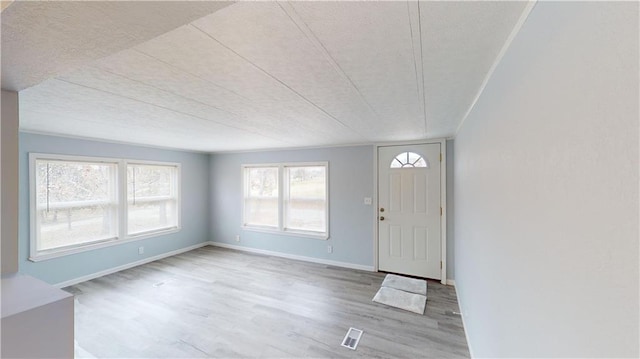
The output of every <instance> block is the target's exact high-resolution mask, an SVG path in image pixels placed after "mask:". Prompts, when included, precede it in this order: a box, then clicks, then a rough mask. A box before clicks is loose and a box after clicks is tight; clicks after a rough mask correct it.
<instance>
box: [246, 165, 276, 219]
mask: <svg viewBox="0 0 640 359" xmlns="http://www.w3.org/2000/svg"><path fill="white" fill-rule="evenodd" d="M244 224H245V225H256V226H269V227H278V168H277V167H255V168H245V200H244Z"/></svg>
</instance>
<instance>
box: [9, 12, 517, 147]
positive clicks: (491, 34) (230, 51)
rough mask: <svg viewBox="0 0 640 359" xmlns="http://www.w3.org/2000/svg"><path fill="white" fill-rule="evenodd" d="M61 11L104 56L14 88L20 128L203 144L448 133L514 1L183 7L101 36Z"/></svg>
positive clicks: (492, 55) (504, 33) (300, 143)
mask: <svg viewBox="0 0 640 359" xmlns="http://www.w3.org/2000/svg"><path fill="white" fill-rule="evenodd" d="M44 6H47V5H41V7H44ZM68 6H70V7H69V8H65V9H66V11H67V12H68V13H70V15H69V16H71V15H74V16H73V21H71V23H72V24H73V25H74V27H73V29H74V31H75V30H77V29H78V28H82V27H83V26H84V27H86V28H85V30H84V31H85V32H91V31H94V32H95V35H96V38H98V39H99V40H96V41H98V42H97V43H92V44H88V45H87V46H89V45H90V47H91V48H92V49H93V51H94V52H93V53H91V54H90V55H91V56H85V57H84V58H83V60H88V58H89V57H92V59H91V60H93V58H99V57H103V56H104V55H107V54H111V56H108V57H104V58H101V59H99V60H97V61H84V66H79V67H77V68H76V69H75V70H73V71H70V72H65V73H64V74H60V75H59V76H57V77H55V78H52V79H49V80H47V81H44V82H42V83H41V84H39V85H36V86H34V87H31V88H29V89H27V90H25V91H23V92H22V93H21V99H20V105H21V129H22V130H23V131H32V132H45V133H54V134H64V135H73V136H81V137H90V138H100V139H109V140H116V141H124V142H132V143H139V144H147V145H160V146H168V147H174V148H181V149H190V150H200V151H208V152H217V151H230V150H244V149H261V148H284V147H305V146H330V145H344V144H357V143H371V142H382V141H403V140H404V141H406V140H417V139H424V138H434V137H446V136H452V135H453V134H454V132H455V129H456V128H457V126H458V124H459V123H460V121H461V120H462V116H463V115H464V113H466V111H467V109H468V108H469V106H470V105H471V103H472V101H473V99H474V97H475V96H476V94H477V92H478V91H479V89H480V86H481V84H482V81H483V80H484V78H485V77H486V75H487V72H488V70H489V69H490V67H491V65H492V64H493V62H494V61H495V59H496V56H497V54H498V53H499V51H500V49H501V48H502V46H503V45H504V43H505V40H506V38H507V37H508V35H509V34H510V32H511V31H512V29H513V27H514V25H515V23H516V21H517V20H518V18H519V16H520V14H521V13H522V10H523V8H524V6H525V4H524V3H519V2H495V3H494V2H490V3H478V4H476V3H468V2H464V3H451V2H444V3H433V2H425V3H420V4H419V6H418V4H417V3H404V2H292V3H276V2H247V3H236V4H233V5H230V6H227V7H225V8H222V9H220V10H218V11H216V12H214V13H211V14H209V15H207V16H204V17H201V18H199V19H192V17H194V16H191V17H190V15H192V14H193V13H195V12H198V11H199V13H204V12H206V11H210V12H211V11H213V10H212V9H211V8H204V9H202V8H197V6H196V5H193V6H194V8H193V9H191V8H188V9H191V11H187V10H184V11H182V12H184V14H182V17H181V19H180V21H182V23H183V24H185V25H184V26H180V27H177V28H175V29H174V30H171V31H168V32H166V33H164V34H160V32H161V31H160V29H156V30H155V31H154V32H153V33H154V36H149V34H150V33H151V32H152V31H151V30H147V31H144V32H143V31H142V30H140V32H142V34H140V35H137V36H132V35H130V34H129V33H128V32H124V29H128V28H126V27H125V28H124V29H123V33H120V32H119V31H115V33H114V34H113V35H110V36H107V37H105V38H101V36H102V35H101V32H100V29H102V27H104V25H105V24H104V21H106V20H101V21H102V23H101V22H100V21H98V20H100V19H96V23H88V22H83V21H82V20H80V18H81V16H80V15H81V14H83V12H87V11H89V10H87V9H84V8H82V7H79V8H76V7H73V6H71V5H68ZM96 6H97V5H96ZM105 6H106V5H105ZM154 6H155V3H154ZM203 6H204V5H203ZM140 7H143V5H140ZM35 8H36V9H40V8H39V7H35ZM82 9H84V10H82ZM140 9H141V8H138V7H137V8H136V10H137V11H142V10H140ZM10 10H12V9H11V8H10V9H9V10H7V12H9V11H10ZM90 10H91V8H90ZM34 11H35V10H34ZM121 12H122V11H121ZM121 12H117V14H118V16H120V13H121ZM182 12H181V11H176V13H179V14H181V13H182ZM89 13H91V12H90V11H89ZM55 14H58V13H55ZM55 14H54V15H55ZM6 15H8V16H10V15H12V14H6ZM58 15H59V14H58ZM113 15H114V16H113V18H118V17H117V16H116V12H115V10H114V12H113ZM162 16H164V15H162ZM162 16H161V15H158V17H162ZM4 17H5V14H3V20H4ZM127 19H131V16H127V17H125V18H124V19H122V20H118V21H120V22H125V21H127ZM162 20H166V19H164V17H162ZM16 21H17V20H14V21H13V22H16ZM47 21H48V22H50V23H51V25H52V26H53V24H58V23H59V22H60V21H61V19H60V18H59V17H51V16H50V17H48V18H47ZM113 21H115V20H113ZM189 21H191V22H190V23H189ZM147 22H149V23H153V21H152V20H148V21H147ZM177 22H179V21H178V20H175V21H173V22H171V24H169V23H168V21H167V24H165V25H167V26H165V27H163V28H162V29H165V28H166V27H169V25H171V26H174V27H175V26H176V23H177ZM128 25H129V26H130V27H132V28H136V29H137V27H135V26H134V24H128ZM138 25H139V27H140V28H141V29H143V28H146V27H147V26H150V25H149V24H138ZM3 26H4V24H3ZM109 27H110V28H111V27H113V26H109ZM115 27H116V28H117V27H118V26H115ZM156 27H157V26H156ZM152 28H153V26H152ZM43 30H44V29H43ZM3 32H4V27H3ZM158 35H159V36H158ZM145 36H146V37H147V38H151V37H153V38H151V39H150V40H148V41H145V42H141V41H139V40H140V39H141V38H143V37H145ZM38 38H40V37H38ZM73 40H77V38H76V37H74V38H73ZM140 42H141V43H140ZM3 45H4V43H3ZM34 45H36V46H34V48H38V47H41V46H43V45H42V44H41V43H36V44H34ZM60 45H68V44H67V43H66V42H63V43H62V44H60ZM51 46H53V45H51ZM68 46H70V45H68ZM124 48H127V49H124ZM3 50H4V48H3ZM10 50H11V48H10ZM68 50H69V49H68V48H67V49H66V50H65V48H64V47H63V48H61V50H60V51H66V52H68ZM119 50H123V51H119ZM33 51H36V50H33ZM118 51H119V52H118ZM66 52H65V53H66ZM3 53H4V51H3ZM72 60H73V61H72ZM75 60H76V59H71V60H70V61H69V62H72V63H76V62H80V61H75ZM34 61H35V60H34ZM39 61H40V62H45V60H43V59H40V60H39ZM18 77H20V76H18Z"/></svg>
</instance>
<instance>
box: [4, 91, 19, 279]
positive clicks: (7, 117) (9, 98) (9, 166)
mask: <svg viewBox="0 0 640 359" xmlns="http://www.w3.org/2000/svg"><path fill="white" fill-rule="evenodd" d="M1 100H2V102H1V103H0V105H1V107H2V122H1V126H0V134H1V142H0V144H1V146H2V147H1V150H0V156H1V159H0V164H1V169H0V172H1V173H2V179H1V181H0V187H1V189H2V191H1V195H0V199H1V203H2V205H1V208H0V212H1V213H2V216H1V218H2V225H1V226H0V231H1V236H2V237H1V238H2V241H1V243H2V248H1V249H2V252H1V253H2V274H7V273H15V272H17V271H18V93H17V92H13V91H5V90H2V99H1Z"/></svg>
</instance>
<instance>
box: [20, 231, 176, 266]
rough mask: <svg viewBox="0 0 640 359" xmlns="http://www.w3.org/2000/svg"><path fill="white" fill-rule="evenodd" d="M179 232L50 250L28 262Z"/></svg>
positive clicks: (154, 232)
mask: <svg viewBox="0 0 640 359" xmlns="http://www.w3.org/2000/svg"><path fill="white" fill-rule="evenodd" d="M179 231H180V227H177V228H176V227H174V228H170V229H165V230H158V231H153V232H145V233H140V234H138V235H133V236H128V237H126V238H124V239H118V238H112V239H105V240H102V241H99V242H95V243H90V244H86V245H82V246H78V247H72V248H66V249H58V250H56V249H52V250H51V251H43V252H42V253H39V254H35V255H34V254H32V255H31V256H29V260H30V261H31V262H42V261H46V260H49V259H54V258H60V257H64V256H68V255H71V254H77V253H82V252H88V251H92V250H95V249H100V248H107V247H111V246H115V245H119V244H124V243H129V242H135V241H138V240H141V239H145V238H151V237H157V236H162V235H165V234H171V233H176V232H179Z"/></svg>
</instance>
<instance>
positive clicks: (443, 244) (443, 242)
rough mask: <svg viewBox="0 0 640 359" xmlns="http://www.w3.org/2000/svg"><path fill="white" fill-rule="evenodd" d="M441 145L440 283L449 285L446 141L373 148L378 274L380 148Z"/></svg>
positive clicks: (374, 241)
mask: <svg viewBox="0 0 640 359" xmlns="http://www.w3.org/2000/svg"><path fill="white" fill-rule="evenodd" d="M435 143H437V144H440V153H442V161H441V162H440V207H442V216H441V217H440V249H441V251H440V260H441V261H442V268H441V269H440V278H441V279H440V283H442V284H447V142H446V139H444V138H441V139H432V140H421V141H408V142H384V143H376V144H375V145H374V146H373V188H374V189H375V191H374V193H373V203H374V204H375V206H373V207H374V208H373V218H374V220H373V270H374V271H375V272H378V270H379V268H378V241H379V238H378V208H379V207H380V205H379V203H378V175H379V174H378V148H380V147H387V146H404V145H422V144H435Z"/></svg>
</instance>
